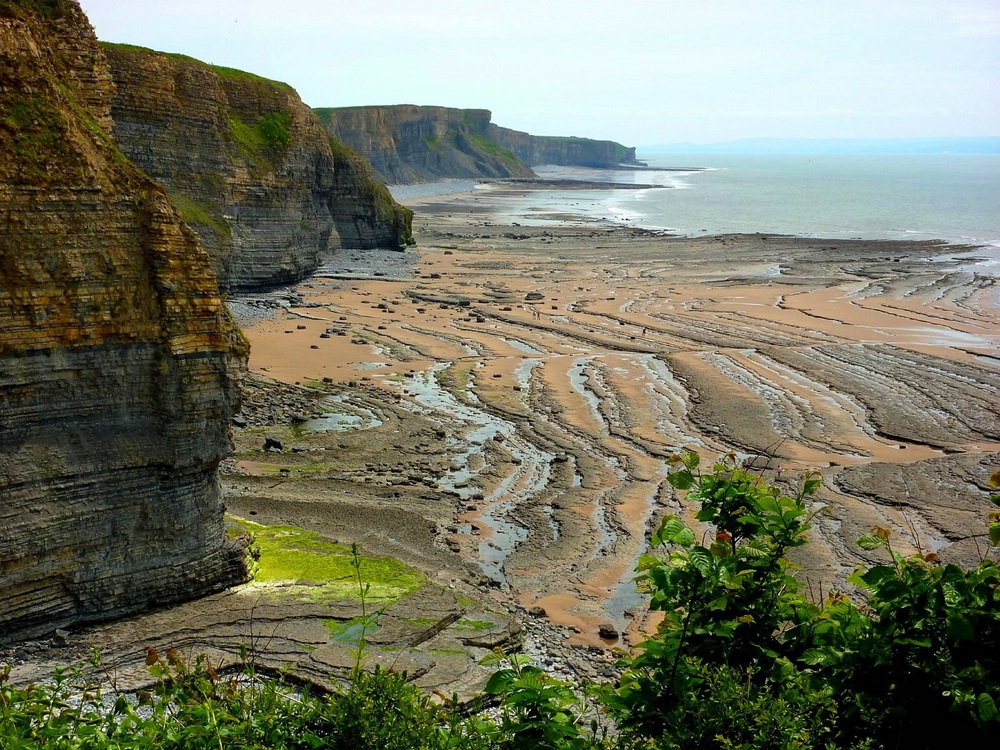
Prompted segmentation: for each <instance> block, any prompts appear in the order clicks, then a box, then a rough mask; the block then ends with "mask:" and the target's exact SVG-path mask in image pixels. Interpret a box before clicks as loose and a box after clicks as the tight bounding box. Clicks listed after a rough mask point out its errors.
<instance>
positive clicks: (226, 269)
mask: <svg viewBox="0 0 1000 750" xmlns="http://www.w3.org/2000/svg"><path fill="white" fill-rule="evenodd" d="M104 51H105V54H106V56H107V59H108V61H109V63H110V68H111V73H112V75H113V77H114V82H115V87H116V93H115V95H114V97H113V99H112V101H111V114H112V117H113V119H114V125H113V136H114V138H115V142H116V143H117V144H118V146H119V147H120V148H121V149H122V151H123V152H124V153H125V154H126V155H127V156H128V157H129V158H130V159H131V160H132V161H134V162H135V163H136V164H137V165H138V166H139V167H140V168H142V169H143V171H145V172H146V173H147V174H149V175H150V176H151V177H153V178H154V179H156V180H157V181H159V182H160V183H161V184H162V185H163V186H164V187H165V188H166V190H167V192H168V193H169V195H170V197H171V200H172V201H173V202H174V203H175V205H177V207H178V208H179V209H180V211H181V215H182V217H183V218H184V221H185V222H187V223H188V224H189V225H190V226H191V227H192V228H193V229H194V230H195V231H196V232H197V233H198V235H199V236H200V237H201V241H202V243H203V244H204V245H205V247H206V249H207V250H208V252H209V255H210V256H211V258H212V261H213V264H214V266H215V270H216V273H217V274H218V276H219V282H220V285H221V286H223V288H227V289H247V288H251V287H259V286H267V285H275V284H284V283H289V282H292V281H296V280H298V279H300V278H302V277H304V276H306V275H307V274H309V273H310V272H312V271H314V270H315V269H316V268H317V267H318V266H319V265H320V264H321V263H322V262H324V261H325V260H328V259H329V258H330V257H331V256H332V254H333V253H335V252H336V251H337V250H340V249H344V248H373V247H386V248H391V249H397V248H399V247H401V246H404V245H405V244H406V243H407V241H408V239H409V236H410V218H411V216H412V214H411V212H410V211H409V210H408V209H405V208H403V207H401V206H399V205H398V204H396V203H395V202H394V201H393V200H392V198H391V196H390V195H389V193H388V191H387V190H386V189H385V187H384V186H383V185H381V184H379V183H378V182H377V181H376V180H375V178H374V176H373V175H372V172H371V169H370V167H369V166H368V165H367V164H366V163H365V162H364V160H363V159H361V158H360V157H359V156H358V155H357V154H355V153H354V152H353V151H351V150H350V149H349V148H346V147H344V146H343V145H342V144H340V143H337V142H336V141H334V140H333V139H331V137H330V136H329V135H328V134H327V133H326V131H325V130H324V129H323V126H322V125H321V124H320V122H319V120H318V119H317V117H316V115H315V114H314V113H313V112H312V110H310V109H309V108H308V107H306V106H305V105H304V104H303V103H302V101H301V100H300V99H299V96H298V94H296V93H295V91H294V90H293V89H292V88H291V87H289V86H287V85H286V84H283V83H278V82H275V81H270V80H267V79H264V78H260V77H258V76H255V75H252V74H250V73H245V72H242V71H237V70H232V69H230V68H222V67H218V66H210V65H206V64H205V63H202V62H199V61H197V60H193V59H191V58H188V57H185V56H183V55H172V54H164V53H159V52H153V51H152V50H148V49H144V48H140V47H130V46H125V45H108V44H106V45H104Z"/></svg>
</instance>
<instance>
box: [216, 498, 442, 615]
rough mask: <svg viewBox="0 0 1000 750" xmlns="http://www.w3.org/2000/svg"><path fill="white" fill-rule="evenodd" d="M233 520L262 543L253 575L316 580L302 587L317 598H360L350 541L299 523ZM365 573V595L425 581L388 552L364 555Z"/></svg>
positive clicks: (381, 596)
mask: <svg viewBox="0 0 1000 750" xmlns="http://www.w3.org/2000/svg"><path fill="white" fill-rule="evenodd" d="M232 520H234V521H235V522H236V523H237V524H238V525H239V526H240V527H241V528H242V529H243V530H244V531H246V532H247V533H248V534H250V536H252V537H253V539H254V542H255V544H256V545H257V547H258V548H259V549H260V559H259V560H258V563H257V566H256V571H255V572H254V581H256V582H260V583H273V582H279V581H280V582H286V583H287V582H291V583H310V584H313V585H312V586H308V587H306V586H303V587H302V592H301V593H302V594H303V595H304V598H307V599H310V600H314V601H341V600H353V599H359V598H360V595H359V591H358V581H357V573H356V571H355V569H354V568H353V567H352V565H351V559H352V558H351V548H350V547H347V546H344V545H342V544H335V543H334V542H331V541H328V540H326V539H323V538H322V537H321V536H320V535H319V534H318V533H317V532H315V531H307V530H305V529H301V528H299V527H297V526H264V525H262V524H259V523H254V522H253V521H248V520H246V519H243V518H236V517H233V518H232ZM361 576H362V578H363V579H364V582H365V584H367V585H370V587H371V588H370V590H369V591H368V593H367V595H366V599H367V600H368V601H370V602H379V603H391V602H394V601H396V600H398V599H401V598H403V597H404V596H406V595H407V594H409V593H412V592H413V591H416V590H417V589H419V588H420V587H422V586H423V585H424V583H425V581H424V577H423V575H421V574H420V573H419V572H417V571H416V570H413V569H412V568H409V567H407V566H406V565H404V564H403V563H401V562H399V561H398V560H394V559H392V558H390V557H362V558H361Z"/></svg>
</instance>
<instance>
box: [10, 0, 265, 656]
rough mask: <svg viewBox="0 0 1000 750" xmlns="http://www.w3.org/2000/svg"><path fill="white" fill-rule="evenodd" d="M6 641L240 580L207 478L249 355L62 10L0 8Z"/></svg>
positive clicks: (237, 555) (84, 41)
mask: <svg viewBox="0 0 1000 750" xmlns="http://www.w3.org/2000/svg"><path fill="white" fill-rule="evenodd" d="M0 80H2V81H4V86H3V87H0V155H2V157H0V206H2V210H3V232H2V233H0V641H3V640H8V639H11V638H16V637H18V636H22V635H30V634H36V633H41V632H46V631H51V630H52V629H53V628H56V627H60V626H65V625H67V624H70V623H77V622H84V621H92V620H100V619H106V618H109V617H114V616H117V615H121V614H125V613H129V612H133V611H137V610H141V609H144V608H146V607H149V606H151V605H160V604H165V603H168V602H172V601H177V600H182V599H189V598H192V597H195V596H198V595H201V594H204V593H207V592H211V591H216V590H219V589H221V588H223V587H225V586H227V585H229V584H231V583H234V582H236V581H239V580H241V579H243V578H244V577H245V573H246V571H245V566H244V562H243V554H242V551H241V549H240V548H239V547H238V546H235V545H233V544H230V543H227V542H226V540H225V535H224V530H223V506H222V501H221V498H220V493H219V488H218V483H217V473H216V470H217V467H218V464H219V462H220V460H221V459H222V458H223V457H224V456H226V455H227V454H228V453H229V452H230V446H231V443H230V434H229V427H228V424H229V420H230V418H231V416H232V414H233V412H234V411H235V409H236V407H237V399H238V380H239V375H240V372H241V371H242V369H243V368H244V366H245V359H246V348H245V347H246V345H245V342H244V340H243V339H242V336H241V335H240V334H239V332H238V330H237V329H236V328H235V326H234V325H233V323H232V322H231V320H230V318H229V317H228V314H227V312H226V310H225V307H224V305H223V304H222V302H221V300H220V296H219V289H218V284H217V282H216V277H215V274H214V273H213V271H212V268H211V264H210V263H209V259H208V256H207V254H206V253H205V250H204V249H203V247H202V246H201V244H200V243H199V241H198V237H197V235H196V234H195V233H194V232H193V231H191V229H189V228H188V227H187V226H186V225H185V224H184V223H183V222H182V221H181V219H180V216H179V215H178V213H177V211H176V210H175V209H174V208H173V207H172V206H171V205H170V203H169V201H168V198H167V195H166V194H165V193H164V191H163V190H162V189H161V188H160V187H159V186H158V185H156V184H155V183H154V182H153V181H152V180H150V179H149V178H148V177H146V176H145V175H143V174H142V173H141V172H140V171H139V170H138V169H137V168H136V167H135V166H134V165H133V164H131V163H130V162H129V161H128V160H127V159H126V158H125V156H123V155H122V153H121V152H120V151H119V150H118V149H117V148H116V147H115V145H114V143H113V142H112V140H111V138H110V137H109V136H108V135H107V133H106V130H105V128H106V127H107V126H109V125H110V123H111V111H110V103H111V100H112V98H113V95H114V87H113V84H112V81H111V76H110V74H109V72H108V68H107V65H106V62H105V59H104V55H103V53H102V52H101V49H100V47H99V46H98V43H97V40H96V38H95V36H94V33H93V30H92V28H91V27H90V24H89V23H88V21H87V19H86V17H85V16H84V14H83V12H82V11H81V10H80V8H79V6H78V5H77V4H76V3H75V2H69V1H64V2H59V3H49V4H39V3H28V2H6V3H2V4H0Z"/></svg>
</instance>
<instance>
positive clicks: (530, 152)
mask: <svg viewBox="0 0 1000 750" xmlns="http://www.w3.org/2000/svg"><path fill="white" fill-rule="evenodd" d="M316 113H317V114H318V115H319V117H320V120H322V122H323V125H324V126H325V127H326V129H327V130H328V131H329V132H330V133H331V134H332V135H333V136H334V137H335V138H337V139H339V140H341V141H343V142H344V143H346V144H348V145H349V146H351V147H352V148H353V149H355V150H356V151H358V153H360V154H361V155H362V156H364V157H365V158H366V159H367V160H368V161H369V162H370V163H371V165H372V167H373V168H374V170H375V174H376V175H377V176H378V178H379V179H380V180H382V181H383V182H386V183H388V184H408V183H414V182H427V181H432V180H436V179H439V178H442V177H452V178H462V177H471V178H477V177H533V176H534V172H532V170H531V166H536V165H539V164H559V165H566V166H586V167H614V166H617V165H618V164H623V163H624V164H636V163H638V162H636V161H635V149H634V148H628V147H625V146H623V145H621V144H620V143H614V142H613V141H596V140H592V139H590V138H557V137H549V136H535V135H529V134H528V133H521V132H519V131H517V130H510V129H508V128H502V127H499V126H498V125H494V124H493V123H492V122H491V119H492V114H491V113H490V111H489V110H486V109H452V108H448V107H417V106H414V105H412V104H401V105H397V106H390V107H341V108H333V109H317V110H316ZM529 165H530V166H529Z"/></svg>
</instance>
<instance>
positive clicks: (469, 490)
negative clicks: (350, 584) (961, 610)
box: [226, 185, 1000, 643]
mask: <svg viewBox="0 0 1000 750" xmlns="http://www.w3.org/2000/svg"><path fill="white" fill-rule="evenodd" d="M524 195H525V188H523V187H520V186H517V185H506V186H497V187H495V188H494V189H492V190H491V191H489V192H488V193H486V194H481V193H479V192H478V191H477V192H476V193H468V194H459V195H451V196H431V197H427V198H423V199H416V200H411V201H409V204H410V205H411V207H412V208H414V209H415V210H416V212H417V215H416V219H415V224H414V228H415V236H416V239H417V243H418V244H417V247H416V248H414V249H411V250H409V251H407V252H406V253H388V252H386V251H364V252H360V251H354V252H352V253H351V256H352V257H347V256H346V255H345V257H344V258H343V259H342V260H340V261H338V262H337V263H334V264H331V265H329V266H327V267H326V268H324V269H323V271H322V272H321V273H320V274H319V275H318V276H317V277H314V278H312V279H310V280H308V281H306V282H304V283H302V284H300V285H298V286H297V287H296V288H295V290H294V292H293V293H292V294H291V296H289V295H288V294H287V293H285V292H279V293H277V294H276V295H274V296H272V297H276V298H277V299H280V300H282V301H280V302H276V301H275V298H271V299H265V300H253V299H250V300H247V299H243V300H237V301H236V302H237V306H236V307H237V309H238V310H241V311H243V313H244V322H245V324H246V327H245V331H246V334H247V337H248V338H249V340H250V343H251V352H252V353H251V359H250V369H251V372H252V373H254V374H255V375H256V376H259V377H260V378H262V380H260V383H261V385H260V387H261V389H262V392H266V391H267V389H268V388H269V387H272V386H268V385H267V383H269V382H270V381H274V382H276V383H280V384H283V385H284V386H285V387H288V388H290V389H292V392H294V393H296V394H298V396H299V397H300V400H301V401H302V406H301V407H300V408H298V411H296V410H295V409H291V410H289V409H285V410H284V411H283V412H282V411H281V410H280V409H278V411H277V412H275V409H276V404H278V403H280V399H275V398H271V399H270V401H268V400H267V399H265V401H264V402H262V403H263V405H262V406H261V408H260V409H259V414H260V415H262V416H259V417H258V418H256V421H254V418H251V424H250V425H249V426H248V428H247V429H245V430H237V435H236V442H237V451H238V454H237V457H236V458H235V459H234V460H233V461H231V462H230V464H229V466H228V471H229V475H228V478H227V480H226V483H227V487H228V491H229V505H230V508H231V509H232V510H233V512H235V513H237V514H247V513H254V514H255V515H256V517H257V518H258V520H263V521H264V522H268V521H273V522H277V521H281V522H286V523H296V524H298V525H303V526H306V527H307V528H312V529H314V530H317V531H320V532H322V533H324V534H325V535H328V536H331V537H333V538H337V539H341V540H355V541H358V542H359V543H360V544H362V545H363V546H366V547H368V548H369V549H372V550H374V551H377V552H379V553H389V554H393V555H396V556H398V557H400V559H403V560H404V561H406V562H409V563H410V564H413V565H416V566H418V567H421V568H423V569H425V570H431V571H436V573H437V574H442V572H444V573H443V575H446V576H455V577H456V578H462V579H463V580H467V581H470V582H472V583H473V584H475V585H477V586H479V587H482V588H486V589H488V590H490V591H492V592H493V593H492V596H494V597H495V598H496V599H497V600H498V601H499V602H507V603H509V604H510V603H514V604H517V605H520V606H522V607H525V608H527V607H542V608H544V610H545V612H546V615H547V618H548V619H549V620H550V621H551V622H553V623H556V624H559V625H563V626H567V627H571V628H573V629H574V630H573V635H572V639H573V640H575V641H579V642H581V643H599V642H600V641H599V640H598V638H597V627H598V625H599V624H600V623H611V624H613V625H614V626H615V627H616V628H617V629H619V630H621V631H623V632H624V631H627V630H629V629H631V630H635V629H636V628H638V627H641V626H642V623H643V620H644V611H643V606H642V598H641V596H639V595H637V594H636V593H635V592H634V591H633V587H632V585H631V583H630V578H631V572H632V568H633V566H634V564H635V561H636V558H637V556H638V555H639V554H640V553H641V552H642V551H644V549H645V546H646V539H647V535H648V533H649V530H650V529H651V528H652V527H653V526H655V525H656V524H657V523H658V520H659V518H660V517H662V515H663V514H664V513H668V512H669V513H681V514H686V515H690V513H691V509H690V508H688V507H682V506H681V504H680V502H679V499H678V497H677V496H676V494H675V493H674V491H673V490H672V489H671V488H670V486H669V485H668V484H667V483H666V481H665V476H666V469H665V465H664V459H665V458H666V457H668V456H669V455H670V454H671V453H673V452H675V451H677V450H679V449H682V448H693V449H695V450H698V451H699V452H700V453H702V454H703V456H705V458H707V459H713V458H715V457H717V456H719V455H721V454H724V453H726V452H728V451H734V452H736V453H737V454H738V455H740V456H744V457H748V456H763V457H766V458H764V459H759V463H760V464H761V465H762V466H763V465H765V464H766V465H767V466H768V467H769V469H770V470H774V469H776V468H777V467H778V466H780V467H781V468H782V469H783V474H782V476H784V477H789V476H792V477H794V476H795V475H796V474H797V473H798V472H802V471H806V470H811V469H818V470H820V471H821V472H822V473H823V475H824V479H825V482H824V488H823V490H822V492H821V493H820V496H819V497H818V499H817V500H818V503H819V504H823V505H825V506H826V508H827V512H826V513H824V514H822V515H821V516H818V517H817V521H816V524H815V526H816V528H815V531H814V532H813V533H814V537H815V544H813V545H811V546H810V548H809V552H808V554H807V555H805V556H804V557H803V559H802V561H801V562H802V565H803V568H804V571H803V575H804V576H806V577H808V578H809V580H810V583H815V585H816V587H817V591H818V590H819V587H820V586H823V587H825V588H826V589H829V587H831V586H837V585H838V582H841V583H842V581H843V580H844V578H845V576H846V575H847V574H849V573H850V571H851V570H852V569H853V566H854V565H855V563H856V562H857V560H858V559H859V556H860V555H861V554H862V552H861V551H860V550H859V549H858V548H857V547H856V546H855V545H854V544H853V542H854V540H855V539H856V538H857V537H858V536H860V535H861V534H862V533H864V532H866V531H867V530H868V528H869V527H870V526H871V525H872V524H874V523H880V524H883V525H888V526H890V527H891V528H893V529H896V530H897V532H898V534H899V537H900V539H901V540H902V541H901V544H902V545H903V547H909V548H917V547H920V548H921V549H924V550H927V549H933V550H936V551H938V552H939V553H940V554H941V555H942V557H946V558H949V559H955V560H958V561H965V562H970V561H973V560H975V559H978V552H977V549H978V548H977V540H976V538H975V535H977V534H982V533H984V531H985V516H986V513H987V512H988V509H989V508H990V504H989V502H988V500H987V498H986V492H985V488H986V481H987V478H988V476H989V474H990V472H991V471H992V469H994V468H995V467H996V464H997V460H998V455H997V451H998V450H1000V420H998V412H1000V359H998V355H997V351H998V349H997V345H998V343H1000V331H998V326H997V309H998V305H997V301H998V291H997V286H996V285H995V279H994V278H992V277H989V276H987V275H984V274H981V273H977V270H976V265H975V263H976V260H975V259H976V258H982V257H984V251H977V250H975V249H963V248H955V247H951V246H944V245H940V244H938V243H896V242H882V241H860V240H859V241H841V240H835V241H831V240H814V239H798V238H790V237H783V236H764V235H738V236H714V237H703V238H677V237H669V236H664V235H662V234H657V233H651V232H646V231H642V230H638V229H631V228H627V227H610V226H606V225H602V224H596V223H592V222H586V221H580V220H579V219H577V218H574V217H571V216H565V215H558V214H551V213H548V214H543V213H542V212H538V214H537V215H536V216H533V217H532V218H533V220H532V221H530V222H525V221H524V220H523V219H521V220H518V218H517V217H512V216H511V215H509V214H507V213H505V210H504V205H505V204H504V198H505V196H507V197H515V198H517V200H520V201H522V202H523V197H524ZM526 224H530V226H528V225H526ZM352 258H353V259H352ZM347 269H350V272H348V271H347ZM283 295H284V297H283ZM263 304H269V305H281V306H275V307H271V308H269V310H270V317H268V316H266V315H265V316H259V315H258V316H254V315H252V314H251V315H249V317H247V315H246V313H247V312H248V311H250V312H252V311H253V310H255V309H256V310H260V309H261V308H260V307H257V308H254V307H253V305H263ZM251 411H252V409H251ZM275 413H277V414H278V416H277V417H275V416H274V414H275ZM268 415H271V416H268ZM316 417H321V418H322V419H321V420H320V421H313V422H309V421H306V422H304V423H303V422H302V420H306V419H314V418H316ZM323 420H325V421H323ZM313 427H319V428H320V429H319V430H316V429H312V428H313ZM263 432H266V433H267V434H268V435H271V436H273V437H275V438H276V439H278V440H279V441H281V442H282V443H283V445H284V447H285V450H284V451H282V452H281V453H273V452H272V453H266V454H265V453H263V452H262V439H263V438H262V435H263ZM275 477H278V479H277V480H276V479H275ZM612 642H613V641H612ZM605 643H609V642H608V641H605Z"/></svg>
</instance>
